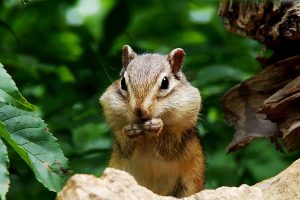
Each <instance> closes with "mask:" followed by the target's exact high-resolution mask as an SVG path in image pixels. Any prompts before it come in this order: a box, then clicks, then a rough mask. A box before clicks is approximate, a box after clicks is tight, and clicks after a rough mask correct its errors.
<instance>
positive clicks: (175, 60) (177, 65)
mask: <svg viewBox="0 0 300 200" xmlns="http://www.w3.org/2000/svg"><path fill="white" fill-rule="evenodd" d="M185 55H186V54H185V52H184V51H183V49H181V48H176V49H173V50H172V51H171V52H170V53H169V55H168V61H169V63H170V66H171V69H172V72H173V74H175V75H177V72H178V71H179V70H180V69H181V66H182V63H183V58H184V56H185Z"/></svg>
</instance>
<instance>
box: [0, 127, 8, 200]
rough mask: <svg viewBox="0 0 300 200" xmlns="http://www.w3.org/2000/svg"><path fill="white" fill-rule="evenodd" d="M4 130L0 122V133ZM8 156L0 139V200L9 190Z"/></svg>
mask: <svg viewBox="0 0 300 200" xmlns="http://www.w3.org/2000/svg"><path fill="white" fill-rule="evenodd" d="M3 130H4V126H3V124H2V123H1V122H0V132H2V131H3ZM8 162H9V160H8V156H7V149H6V146H5V144H4V143H3V142H2V140H1V137H0V199H2V200H5V199H6V198H5V196H6V193H7V192H8V188H9V177H8V175H9V174H8V170H7V164H8Z"/></svg>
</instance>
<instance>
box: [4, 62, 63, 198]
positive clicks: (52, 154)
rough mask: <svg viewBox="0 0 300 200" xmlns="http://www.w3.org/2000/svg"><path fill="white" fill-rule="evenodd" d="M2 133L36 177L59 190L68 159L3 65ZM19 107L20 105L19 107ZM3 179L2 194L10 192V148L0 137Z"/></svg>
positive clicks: (52, 188) (48, 186) (53, 189)
mask: <svg viewBox="0 0 300 200" xmlns="http://www.w3.org/2000/svg"><path fill="white" fill-rule="evenodd" d="M0 77H1V81H0V85H1V86H0V91H1V93H0V99H1V102H0V136H1V137H2V138H3V139H4V140H5V141H6V142H7V143H8V144H9V145H10V146H11V147H12V148H13V149H14V150H15V151H16V152H17V153H18V154H19V155H20V156H21V158H22V159H23V160H24V161H25V162H26V163H27V165H29V167H30V168H31V169H32V170H33V172H34V174H35V176H36V178H37V180H39V181H40V182H41V183H42V184H44V185H45V187H47V188H48V189H49V190H51V191H59V190H60V189H61V188H62V186H63V184H64V183H65V181H66V178H67V176H66V174H67V173H66V172H67V171H68V170H67V169H66V167H67V159H66V158H65V157H64V154H63V152H62V150H61V149H60V147H59V146H58V144H57V143H56V142H55V140H56V139H55V138H54V137H53V136H52V134H51V133H50V132H48V130H47V126H46V124H45V123H44V122H43V120H41V119H40V118H39V117H38V116H37V115H36V114H35V113H34V112H29V111H24V110H22V109H20V108H23V109H31V110H32V109H34V106H33V105H31V104H30V103H29V102H28V101H27V100H26V99H25V98H24V97H23V96H22V95H21V94H20V93H19V91H18V89H17V87H16V85H15V83H14V81H13V80H12V79H11V77H10V76H9V75H8V74H7V73H6V71H5V70H4V68H3V66H2V65H0ZM15 106H18V107H20V108H17V107H15ZM0 141H1V143H0V145H1V148H0V150H1V151H0V155H1V158H2V159H1V161H0V163H1V168H2V170H1V175H0V176H1V179H0V181H1V182H0V185H1V189H0V195H1V199H5V194H6V192H7V191H8V184H9V179H8V171H7V163H8V157H7V150H6V146H5V144H4V143H3V142H2V140H1V139H0Z"/></svg>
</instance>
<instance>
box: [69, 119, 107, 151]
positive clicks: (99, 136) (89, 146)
mask: <svg viewBox="0 0 300 200" xmlns="http://www.w3.org/2000/svg"><path fill="white" fill-rule="evenodd" d="M107 133H108V127H107V125H106V124H105V123H102V124H100V123H90V124H86V125H83V126H81V127H78V128H75V129H74V130H73V131H72V140H73V143H74V146H75V149H76V151H77V152H79V153H81V152H86V151H89V150H95V149H110V148H111V145H112V139H111V137H109V136H107V135H106V136H105V134H107Z"/></svg>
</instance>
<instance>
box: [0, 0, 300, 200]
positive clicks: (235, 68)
mask: <svg viewBox="0 0 300 200" xmlns="http://www.w3.org/2000/svg"><path fill="white" fill-rule="evenodd" d="M18 2H19V3H18ZM23 2H27V4H26V6H24V4H23V3H22V2H21V3H20V1H2V2H1V3H0V19H1V20H2V21H4V22H6V24H7V25H9V26H10V27H11V29H12V30H13V31H14V33H16V35H17V38H18V39H19V41H20V44H18V43H17V42H16V39H15V37H14V35H12V34H11V33H10V31H6V29H5V28H1V26H0V40H1V43H0V62H2V63H3V64H4V65H5V67H6V70H8V72H9V74H11V75H12V76H13V79H14V81H15V82H16V83H17V85H18V87H19V90H20V91H21V93H22V94H23V95H24V96H26V98H27V99H28V100H29V101H30V102H32V103H33V104H35V105H37V107H38V109H37V112H38V113H39V115H40V116H42V118H43V119H44V120H45V121H47V123H48V124H49V128H50V129H51V131H52V132H53V133H55V137H57V138H58V141H57V142H58V143H59V144H60V146H61V147H62V149H63V151H64V153H65V154H66V156H67V157H68V158H69V159H70V167H71V169H72V170H73V171H74V172H75V173H91V174H95V175H100V174H101V173H102V170H103V169H104V168H105V167H106V165H107V162H108V159H109V156H110V144H111V141H112V139H111V135H110V134H109V129H108V127H107V125H106V123H105V121H104V119H103V116H102V111H101V109H100V107H99V104H98V101H99V100H98V99H99V96H100V95H101V93H103V92H104V90H105V89H106V88H107V86H108V85H110V84H111V82H112V81H113V80H115V79H116V78H118V77H119V72H120V70H121V47H122V46H123V45H124V44H129V45H130V46H131V47H133V49H134V50H135V51H137V52H138V53H142V52H147V51H148V52H160V53H169V51H170V50H171V49H173V48H176V47H181V48H183V49H184V50H185V52H186V53H187V56H186V60H185V63H184V67H183V70H184V72H185V74H186V75H187V77H188V80H190V81H191V83H192V84H193V85H194V86H196V87H198V88H199V89H200V91H201V92H202V97H203V109H202V111H201V117H200V120H199V125H198V126H199V129H200V130H201V135H202V140H203V144H204V147H205V152H206V157H207V174H206V177H207V179H206V187H207V188H214V187H217V186H221V185H239V184H241V183H248V184H253V183H255V182H257V181H258V180H262V179H263V178H266V177H269V176H272V175H274V174H275V173H278V172H279V171H280V170H282V169H283V168H284V167H286V166H287V165H289V164H290V163H291V162H292V160H293V159H295V158H296V157H297V156H298V154H297V153H295V154H282V153H279V152H277V151H276V150H275V149H274V147H273V146H272V145H270V144H269V142H268V141H263V140H261V141H256V142H254V143H252V144H251V145H249V146H248V147H246V148H245V149H243V150H241V151H239V152H236V153H234V154H230V155H227V154H226V152H225V148H226V145H227V144H228V143H229V142H230V140H231V139H232V135H233V132H234V130H233V129H231V128H229V127H228V126H227V125H226V124H225V123H224V119H223V116H222V114H221V113H222V111H221V108H220V99H221V97H222V96H223V95H224V94H225V92H226V91H228V90H229V89H230V88H231V87H232V86H234V85H235V84H237V83H239V82H240V81H242V80H245V79H246V78H247V77H250V76H252V75H253V74H255V73H257V72H258V71H259V70H260V66H259V64H258V63H257V62H256V61H255V56H256V55H258V54H260V49H261V47H260V45H259V44H258V43H256V42H254V41H252V40H249V39H246V38H242V37H238V36H235V35H232V34H230V33H228V32H227V31H226V30H225V29H224V26H223V23H222V21H221V20H220V19H219V17H218V16H217V8H218V3H219V1H218V0H210V1H200V0H190V1H184V0H178V1H173V0H164V1H158V0H146V1H139V0H71V1H70V0H69V1H67V0H61V1H58V0H53V1H47V0H43V1H34V0H32V1H23ZM0 81H1V79H0ZM0 88H1V84H0ZM12 106H18V102H15V103H14V104H12ZM20 108H21V109H24V107H20V106H18V109H20ZM8 153H9V157H10V168H9V172H10V179H11V188H10V190H9V192H8V198H9V199H14V200H16V199H53V198H54V195H55V194H53V193H49V192H48V191H47V190H46V189H44V188H43V187H42V186H41V184H37V183H36V181H34V179H33V178H32V173H31V172H30V170H29V169H28V168H26V167H25V166H24V163H23V162H20V159H19V157H17V156H14V153H15V152H14V151H12V149H11V148H8ZM270 166H273V167H272V170H270Z"/></svg>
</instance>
